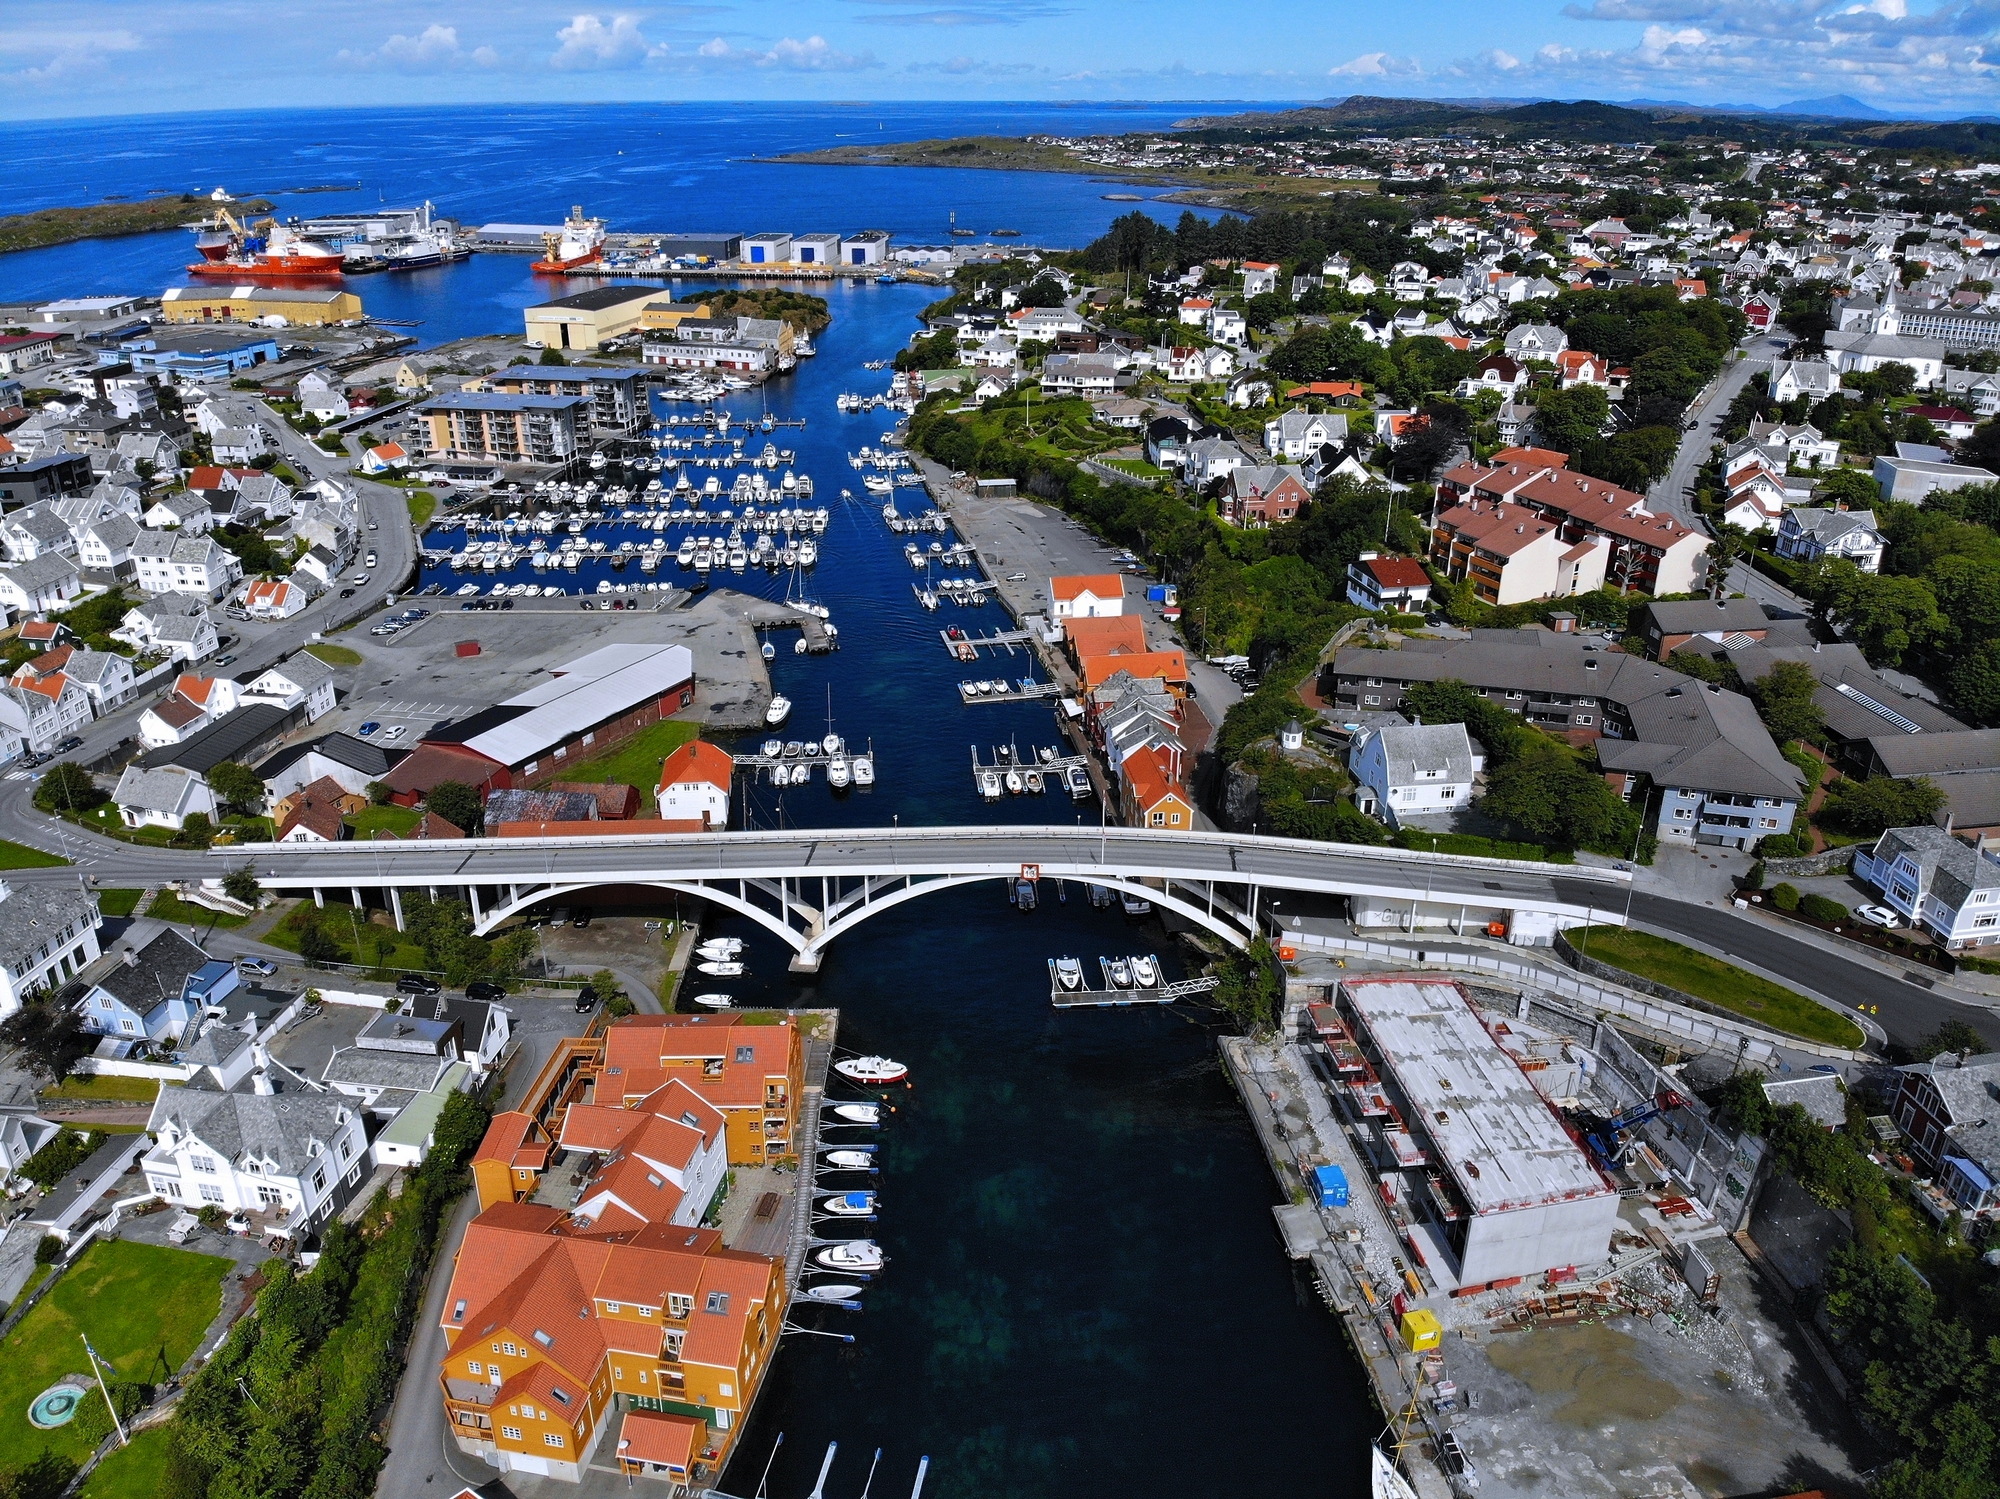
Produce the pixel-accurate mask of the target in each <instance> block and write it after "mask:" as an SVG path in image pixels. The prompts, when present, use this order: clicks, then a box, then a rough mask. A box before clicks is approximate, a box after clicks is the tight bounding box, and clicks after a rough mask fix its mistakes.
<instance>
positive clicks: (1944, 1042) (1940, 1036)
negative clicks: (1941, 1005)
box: [1911, 1020, 1993, 1062]
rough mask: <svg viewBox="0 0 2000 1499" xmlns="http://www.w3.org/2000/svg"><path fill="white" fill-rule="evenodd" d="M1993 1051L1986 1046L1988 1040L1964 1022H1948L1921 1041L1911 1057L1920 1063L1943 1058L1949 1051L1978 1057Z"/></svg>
mask: <svg viewBox="0 0 2000 1499" xmlns="http://www.w3.org/2000/svg"><path fill="white" fill-rule="evenodd" d="M1991 1050H1993V1048H1992V1047H1990V1046H1988V1045H1987V1044H1986V1038H1985V1037H1984V1036H1982V1035H1980V1034H1979V1032H1978V1031H1976V1030H1974V1029H1973V1028H1972V1027H1971V1026H1969V1025H1967V1024H1966V1023H1965V1022H1964V1021H1963V1020H1947V1021H1945V1022H1944V1023H1943V1024H1942V1025H1940V1026H1939V1027H1938V1028H1937V1029H1936V1030H1934V1031H1932V1032H1931V1033H1930V1034H1929V1035H1928V1036H1926V1037H1924V1039H1923V1040H1921V1041H1919V1042H1918V1043H1917V1044H1916V1046H1915V1048H1914V1049H1913V1050H1912V1052H1911V1055H1912V1056H1914V1057H1915V1058H1916V1060H1917V1061H1919V1062H1928V1061H1929V1060H1930V1059H1931V1058H1932V1057H1937V1056H1943V1055H1944V1053H1946V1052H1948V1051H1958V1052H1971V1053H1973V1054H1975V1055H1977V1054H1978V1053H1980V1052H1986V1051H1991Z"/></svg>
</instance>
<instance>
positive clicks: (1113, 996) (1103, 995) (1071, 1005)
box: [1049, 958, 1222, 1010]
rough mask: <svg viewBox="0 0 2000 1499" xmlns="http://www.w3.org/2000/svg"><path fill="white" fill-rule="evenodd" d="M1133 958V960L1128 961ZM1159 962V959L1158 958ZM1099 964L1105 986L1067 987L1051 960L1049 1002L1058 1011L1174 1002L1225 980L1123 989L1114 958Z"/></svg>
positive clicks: (1208, 978) (1206, 977) (1199, 980)
mask: <svg viewBox="0 0 2000 1499" xmlns="http://www.w3.org/2000/svg"><path fill="white" fill-rule="evenodd" d="M1128 961H1129V960H1128ZM1153 961H1154V962H1155V963H1158V962H1159V959H1158V958H1154V959H1153ZM1097 962H1098V966H1099V967H1100V968H1101V969H1103V970H1104V987H1103V988H1102V989H1090V988H1083V989H1065V988H1064V987H1063V986H1062V981H1061V980H1060V979H1059V978H1057V976H1056V960H1055V959H1054V958H1050V959H1049V1003H1050V1004H1052V1005H1054V1006H1055V1007H1056V1008H1057V1009H1058V1010H1122V1009H1127V1008H1130V1007H1131V1006H1133V1005H1170V1004H1172V1003H1173V1002H1174V1001H1175V1000H1178V999H1187V998H1189V997H1190V996H1192V995H1196V994H1206V993H1208V992H1209V991H1210V990H1211V989H1213V988H1214V987H1215V986H1216V985H1217V984H1219V983H1221V982H1222V981H1221V980H1220V979H1219V978H1216V977H1213V976H1212V975H1211V976H1204V977H1201V978H1191V979H1176V980H1175V981H1174V982H1173V983H1171V984H1152V985H1148V986H1144V987H1142V986H1140V985H1137V984H1129V985H1127V986H1126V987H1124V988H1122V989H1121V988H1119V987H1117V986H1116V985H1114V984H1113V983H1112V982H1111V973H1110V966H1111V960H1110V959H1108V958H1099V959H1098V960H1097Z"/></svg>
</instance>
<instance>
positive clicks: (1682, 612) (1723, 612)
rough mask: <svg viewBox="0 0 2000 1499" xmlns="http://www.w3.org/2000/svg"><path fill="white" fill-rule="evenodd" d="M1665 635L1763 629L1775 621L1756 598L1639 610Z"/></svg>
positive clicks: (1695, 601)
mask: <svg viewBox="0 0 2000 1499" xmlns="http://www.w3.org/2000/svg"><path fill="white" fill-rule="evenodd" d="M1639 615H1640V617H1641V618H1643V619H1648V620H1651V621H1652V623H1653V624H1654V625H1655V626H1656V627H1658V629H1659V631H1660V633H1661V634H1662V635H1705V634H1707V633H1708V632H1709V631H1711V630H1723V631H1733V630H1761V629H1764V628H1765V627H1766V626H1767V625H1769V624H1770V622H1771V617H1770V615H1768V614H1766V613H1765V612H1764V606H1763V605H1762V604H1760V603H1758V602H1757V601H1756V600H1755V599H1687V600H1679V601H1675V602H1673V603H1666V604H1645V605H1642V606H1641V607H1640V609H1639Z"/></svg>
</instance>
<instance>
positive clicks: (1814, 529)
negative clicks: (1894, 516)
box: [1778, 506, 1888, 573]
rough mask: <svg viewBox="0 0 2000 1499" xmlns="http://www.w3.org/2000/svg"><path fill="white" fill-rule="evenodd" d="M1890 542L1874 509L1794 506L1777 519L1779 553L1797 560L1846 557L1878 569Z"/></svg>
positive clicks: (1864, 567)
mask: <svg viewBox="0 0 2000 1499" xmlns="http://www.w3.org/2000/svg"><path fill="white" fill-rule="evenodd" d="M1887 546H1888V542H1887V540H1886V539H1885V538H1884V537H1883V535H1882V532H1881V531H1880V530H1879V529H1878V528H1877V526H1876V523H1875V512H1874V511H1872V510H1809V509H1806V508H1804V507H1800V506H1794V507H1792V508H1790V509H1788V510H1786V511H1785V513H1784V515H1783V517H1782V518H1780V520H1779V522H1778V555H1779V556H1780V557H1789V558H1791V559H1792V560H1793V561H1795V562H1811V561H1814V560H1815V559H1817V558H1820V557H1845V558H1847V560H1848V561H1850V562H1852V563H1853V564H1854V565H1855V566H1856V567H1858V568H1860V569H1861V570H1862V571H1863V572H1864V573H1872V572H1879V571H1881V568H1882V553H1883V551H1884V550H1885V549H1886V548H1887Z"/></svg>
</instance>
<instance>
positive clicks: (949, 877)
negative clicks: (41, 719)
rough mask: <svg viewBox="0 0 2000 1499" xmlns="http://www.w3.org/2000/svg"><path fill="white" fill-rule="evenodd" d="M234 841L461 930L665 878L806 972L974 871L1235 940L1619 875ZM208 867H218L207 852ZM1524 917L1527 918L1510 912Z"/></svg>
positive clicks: (807, 840) (1471, 915)
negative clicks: (1306, 902) (1116, 904)
mask: <svg viewBox="0 0 2000 1499" xmlns="http://www.w3.org/2000/svg"><path fill="white" fill-rule="evenodd" d="M246 853H247V854H248V856H249V858H250V860H251V862H252V864H253V865H254V867H255V869H256V871H257V874H258V878H259V879H260V880H261V881H262V882H263V884H264V886H265V888H266V889H269V890H273V891H281V892H288V893H293V894H311V895H312V896H313V897H314V898H315V900H318V901H320V902H321V903H322V904H324V900H325V892H326V891H327V890H329V889H331V890H335V891H341V890H348V891H351V892H352V895H353V898H354V901H355V903H356V904H357V905H360V904H363V903H364V900H365V895H364V892H367V891H373V892H375V894H376V901H377V903H378V904H380V905H383V906H386V907H388V908H389V909H390V910H391V911H393V912H394V914H395V918H396V924H397V926H398V927H399V928H400V927H401V926H402V922H403V911H402V895H403V892H405V891H410V890H419V891H424V892H426V893H431V894H433V895H436V894H453V895H462V896H463V898H465V899H466V900H468V901H469V902H470V904H471V906H472V911H473V920H474V929H475V930H476V931H478V932H480V933H482V934H483V933H486V932H490V931H492V930H493V929H494V928H496V927H498V926H499V925H501V924H502V923H503V922H505V921H507V920H508V919H510V918H511V917H514V916H517V915H519V914H521V913H522V912H524V911H526V910H527V909H528V908H529V907H531V906H534V905H536V904H538V903H540V902H543V901H549V900H556V899H560V898H563V897H566V896H569V895H572V894H574V893H576V892H579V891H583V890H589V889H593V888H597V887H602V886H609V885H642V886H650V887H652V888H655V889H659V890H671V891H676V892H678V893H681V894H684V895H690V896H697V897H700V898H701V899H704V900H709V901H713V902H714V903H715V904H716V905H718V906H721V907H724V908H726V909H729V910H732V911H736V912H739V913H741V914H742V915H744V916H747V917H748V918H750V919H751V920H752V921H755V922H758V923H759V924H760V925H762V926H764V927H765V928H767V929H768V930H769V931H771V932H772V933H773V934H774V935H775V936H777V937H778V938H779V939H780V940H781V941H783V942H784V943H785V944H786V945H787V946H789V947H790V948H791V949H792V952H793V958H792V971H793V972H795V973H812V972H815V971H817V970H818V968H819V963H820V957H821V954H822V953H823V952H824V951H825V949H826V947H827V944H828V943H830V942H832V941H833V940H834V939H835V938H837V937H839V936H840V935H842V934H843V933H845V932H848V931H851V930H852V929H853V928H854V927H856V926H858V925H860V924H861V923H862V922H864V921H866V920H868V919H869V918H870V917H872V916H876V915H879V914H880V913H882V912H884V911H887V910H891V909H894V908H895V907H897V906H899V905H901V904H903V903H904V902H905V901H909V900H914V899H915V898H917V897H918V896H921V895H926V894H929V893H931V892H933V891H937V890H948V889H952V888H954V887H956V886H960V885H968V884H972V883H975V882H977V881H981V880H1018V879H1021V878H1023V877H1024V876H1025V877H1027V878H1034V879H1040V880H1080V881H1087V882H1090V883H1094V884H1099V885H1104V886H1107V887H1109V888H1111V889H1114V890H1119V891H1130V892H1134V893H1136V894H1138V895H1140V896H1142V897H1143V898H1145V899H1146V900H1149V901H1151V902H1152V903H1153V904H1154V905H1156V906H1160V907H1163V908H1165V909H1167V910H1170V911H1173V912H1174V913H1175V914H1177V915H1179V916H1181V917H1184V918H1185V919H1186V920H1188V921H1190V922H1192V923H1194V924H1195V925H1196V926H1199V927H1202V928H1204V929H1206V930H1207V931H1210V932H1213V933H1214V934H1215V935H1216V936H1218V937H1220V938H1222V939H1223V940H1224V941H1226V942H1229V943H1231V944H1232V945H1234V946H1237V947H1245V946H1247V945H1248V944H1249V942H1250V940H1251V938H1252V937H1253V936H1254V935H1255V934H1256V933H1257V932H1258V931H1259V929H1260V928H1261V927H1263V926H1264V925H1265V924H1266V923H1267V922H1268V920H1269V918H1270V912H1271V902H1272V900H1273V899H1275V898H1281V897H1282V896H1283V894H1284V893H1285V892H1287V891H1301V892H1311V893H1314V894H1322V895H1338V896H1345V897H1349V898H1350V899H1352V900H1353V902H1354V909H1355V914H1356V918H1357V921H1363V922H1366V923H1367V924H1372V925H1377V926H1381V927H1401V926H1408V927H1410V928H1412V929H1413V928H1414V927H1415V926H1416V925H1417V924H1418V923H1419V922H1420V921H1421V922H1422V923H1424V924H1426V925H1437V924H1440V923H1442V924H1443V925H1445V926H1447V927H1449V928H1451V929H1453V930H1456V931H1465V930H1477V929H1482V928H1483V927H1484V925H1485V924H1486V923H1487V922H1489V921H1493V920H1504V921H1506V922H1507V923H1508V927H1509V930H1510V931H1514V930H1516V929H1517V927H1518V928H1527V929H1530V930H1532V929H1535V928H1536V927H1537V926H1539V927H1540V928H1542V929H1545V930H1553V928H1554V927H1555V926H1566V925H1573V924H1575V923H1577V922H1580V921H1611V922H1616V921H1619V920H1621V919H1622V917H1621V916H1620V914H1619V913H1620V912H1621V910H1622V909H1623V907H1624V904H1625V898H1626V892H1627V889H1628V887H1629V884H1630V880H1631V876H1630V874H1628V873H1625V872H1622V871H1614V870H1604V869H1585V868H1580V867H1575V866H1568V865H1545V864H1526V863H1520V862H1516V861H1513V860H1505V859H1473V858H1461V857H1454V856H1450V855H1440V854H1424V853H1412V852H1408V851H1405V850H1401V849H1377V848H1362V847H1358V846H1356V845H1353V844H1344V843H1308V842H1302V841H1299V840H1295V839H1287V838H1256V837H1243V836H1240V835H1236V834H1225V833H1167V832H1159V831H1154V830H1151V829H1137V828H1076V827H947V828H921V829H913V828H898V829H890V828H868V829H837V830H836V829H819V830H805V831H792V832H751V833H724V834H699V833H696V834H666V835H660V834H652V835H644V834H642V835H618V834H609V835H606V836H602V837H584V838H547V839H538V838H507V839H490V840H489V839H477V840H470V841H465V842H459V841H437V842H395V843H391V842H388V841H386V840H385V841H383V842H379V843H325V844H267V845H264V846H261V847H256V848H251V849H247V850H243V849H239V850H230V851H227V852H225V851H221V850H218V851H217V852H216V853H215V854H213V855H210V856H209V857H210V858H211V859H213V860H214V861H215V862H216V864H217V865H218V866H222V865H225V864H226V865H227V867H235V866H236V865H238V864H240V863H241V862H242V861H243V859H244V856H245V854H246ZM216 872H217V874H218V875H219V874H220V872H221V869H220V867H218V869H217V871H216ZM1524 918H1525V919H1524Z"/></svg>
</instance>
